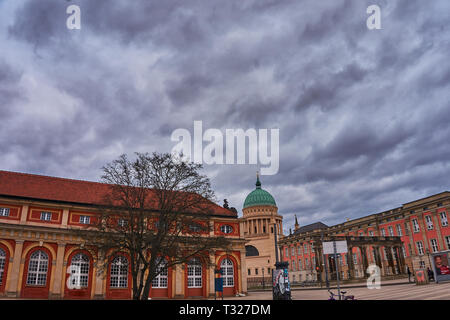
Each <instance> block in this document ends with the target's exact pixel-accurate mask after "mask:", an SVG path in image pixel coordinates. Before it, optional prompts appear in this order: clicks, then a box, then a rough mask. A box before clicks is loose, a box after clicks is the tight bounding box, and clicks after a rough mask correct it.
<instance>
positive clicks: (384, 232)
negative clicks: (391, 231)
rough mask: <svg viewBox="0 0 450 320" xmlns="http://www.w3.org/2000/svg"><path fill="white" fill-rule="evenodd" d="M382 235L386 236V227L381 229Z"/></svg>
mask: <svg viewBox="0 0 450 320" xmlns="http://www.w3.org/2000/svg"><path fill="white" fill-rule="evenodd" d="M381 235H382V236H383V237H385V236H386V230H384V228H383V229H381Z"/></svg>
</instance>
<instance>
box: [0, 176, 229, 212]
mask: <svg viewBox="0 0 450 320" xmlns="http://www.w3.org/2000/svg"><path fill="white" fill-rule="evenodd" d="M111 188H112V185H110V184H106V183H100V182H93V181H84V180H73V179H66V178H57V177H50V176H43V175H36V174H29V173H20V172H11V171H2V170H0V196H9V197H18V198H26V199H34V200H46V201H57V202H66V203H75V204H81V205H90V206H102V205H107V203H106V200H105V199H106V197H107V196H108V195H110V194H111ZM151 190H152V189H149V191H151ZM211 209H212V212H211V214H212V215H219V216H230V217H237V213H235V212H232V211H231V210H229V209H225V208H223V207H221V206H219V205H217V204H215V203H213V202H211Z"/></svg>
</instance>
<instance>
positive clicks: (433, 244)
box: [431, 239, 439, 252]
mask: <svg viewBox="0 0 450 320" xmlns="http://www.w3.org/2000/svg"><path fill="white" fill-rule="evenodd" d="M431 250H432V251H433V252H438V251H439V249H438V244H437V241H436V239H431Z"/></svg>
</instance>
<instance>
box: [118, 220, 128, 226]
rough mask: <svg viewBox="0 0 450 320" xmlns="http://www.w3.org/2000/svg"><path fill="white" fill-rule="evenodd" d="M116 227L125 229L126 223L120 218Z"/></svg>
mask: <svg viewBox="0 0 450 320" xmlns="http://www.w3.org/2000/svg"><path fill="white" fill-rule="evenodd" d="M117 225H118V226H119V227H126V226H127V225H128V221H127V220H125V219H122V218H120V219H119V220H117Z"/></svg>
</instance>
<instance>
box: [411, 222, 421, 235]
mask: <svg viewBox="0 0 450 320" xmlns="http://www.w3.org/2000/svg"><path fill="white" fill-rule="evenodd" d="M411 221H412V224H413V232H414V233H417V232H420V226H419V221H417V219H412V220H411Z"/></svg>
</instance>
